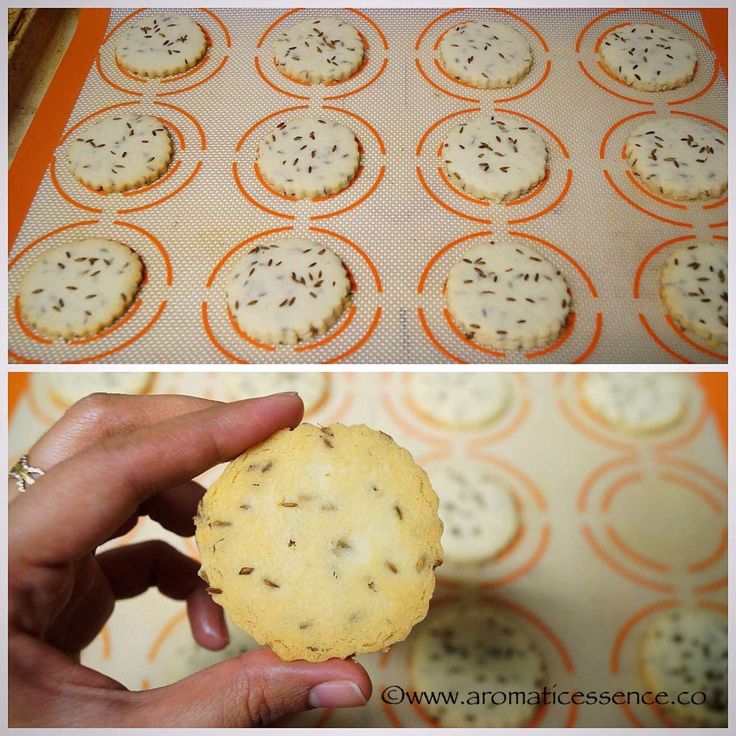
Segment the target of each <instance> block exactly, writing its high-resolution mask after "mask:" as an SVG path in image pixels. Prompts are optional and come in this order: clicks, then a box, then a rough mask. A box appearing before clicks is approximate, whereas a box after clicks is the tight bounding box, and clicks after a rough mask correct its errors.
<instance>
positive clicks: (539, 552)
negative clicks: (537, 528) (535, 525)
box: [479, 522, 552, 590]
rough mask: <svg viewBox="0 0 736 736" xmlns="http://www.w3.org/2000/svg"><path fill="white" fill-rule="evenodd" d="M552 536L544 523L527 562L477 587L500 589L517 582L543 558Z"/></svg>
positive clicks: (547, 524) (548, 526)
mask: <svg viewBox="0 0 736 736" xmlns="http://www.w3.org/2000/svg"><path fill="white" fill-rule="evenodd" d="M551 534H552V529H551V527H550V525H549V522H545V523H544V524H543V526H542V530H541V534H540V537H539V543H538V544H537V546H536V547H535V548H534V551H533V552H532V554H531V556H530V557H529V559H528V560H526V561H525V562H523V563H521V564H520V565H519V566H518V567H516V568H515V569H513V570H512V571H511V572H509V573H506V574H505V575H502V576H501V577H499V578H496V579H495V580H483V581H482V582H481V583H480V584H479V587H480V588H481V589H483V590H489V589H491V588H500V587H501V586H502V585H508V583H512V582H514V581H515V580H518V579H519V578H521V577H523V576H524V575H526V574H527V573H528V572H530V571H531V570H533V569H534V568H535V567H536V566H537V565H538V564H539V562H540V560H541V559H542V557H544V553H545V552H546V551H547V549H548V547H549V538H550V536H551Z"/></svg>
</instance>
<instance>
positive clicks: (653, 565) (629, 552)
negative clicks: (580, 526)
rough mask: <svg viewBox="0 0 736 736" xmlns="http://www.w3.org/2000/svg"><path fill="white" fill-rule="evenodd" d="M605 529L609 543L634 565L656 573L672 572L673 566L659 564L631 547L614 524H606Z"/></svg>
mask: <svg viewBox="0 0 736 736" xmlns="http://www.w3.org/2000/svg"><path fill="white" fill-rule="evenodd" d="M604 529H605V534H606V536H607V537H608V539H609V541H610V542H611V543H612V544H613V546H614V547H616V548H617V549H618V550H619V552H621V553H622V554H624V555H626V557H628V558H629V559H630V560H632V561H633V562H634V563H636V564H638V565H642V567H648V568H649V569H650V570H654V571H655V572H663V573H667V572H672V565H666V564H665V563H664V562H658V561H657V560H652V559H650V558H649V557H646V556H645V555H643V554H641V553H640V552H638V551H637V550H635V549H634V548H633V547H630V546H629V545H628V544H627V543H626V542H624V540H623V539H622V538H621V537H620V536H619V534H618V532H617V531H616V527H614V526H613V525H612V524H606V526H605V527H604Z"/></svg>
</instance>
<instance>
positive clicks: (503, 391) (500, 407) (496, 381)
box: [408, 372, 512, 428]
mask: <svg viewBox="0 0 736 736" xmlns="http://www.w3.org/2000/svg"><path fill="white" fill-rule="evenodd" d="M510 383H511V382H510V380H509V378H508V376H506V375H503V374H501V373H475V372H473V373H465V372H462V373H458V372H452V373H450V372H448V373H424V372H422V373H412V374H410V377H409V385H408V394H409V400H410V401H411V404H412V406H413V407H414V408H415V409H416V410H417V411H418V412H419V413H420V414H422V415H424V416H426V417H428V418H429V419H431V420H433V421H435V422H439V423H440V424H443V425H445V426H448V427H458V428H472V427H482V426H486V425H488V424H490V423H491V422H493V421H494V420H496V419H498V418H499V417H500V416H501V415H502V414H503V413H504V411H506V409H507V408H508V405H509V402H510V399H511V393H512V389H511V386H510Z"/></svg>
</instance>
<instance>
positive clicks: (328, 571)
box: [195, 424, 442, 662]
mask: <svg viewBox="0 0 736 736" xmlns="http://www.w3.org/2000/svg"><path fill="white" fill-rule="evenodd" d="M437 504H438V501H437V496H436V494H435V493H434V491H433V490H432V487H431V485H430V483H429V479H428V478H427V475H426V473H425V472H424V471H423V470H422V469H421V468H420V467H419V466H418V465H416V463H415V462H414V460H413V459H412V457H411V455H410V454H409V453H408V452H407V451H406V450H404V449H402V448H400V447H399V446H398V445H396V443H395V442H394V441H393V440H392V439H391V438H390V437H389V436H388V435H386V434H384V433H382V432H377V431H376V430H373V429H370V428H368V427H366V426H364V425H359V426H349V427H348V426H344V425H341V424H334V425H331V426H329V427H317V426H314V425H310V424H302V425H301V426H300V427H298V428H297V429H295V430H293V431H288V430H282V431H281V432H278V433H277V434H275V435H274V436H273V437H271V438H270V439H268V440H266V441H265V442H263V443H261V444H259V445H256V446H255V447H253V448H251V449H250V450H248V451H247V452H246V453H245V454H243V455H241V456H240V457H239V458H237V459H236V460H234V461H233V462H232V463H230V465H229V466H228V467H227V468H226V470H225V472H224V473H223V475H222V477H221V478H220V480H218V481H217V483H215V485H213V486H212V487H211V488H210V489H209V490H208V491H207V493H206V494H205V496H204V498H203V499H202V502H201V504H200V508H199V512H198V515H197V518H196V519H195V522H196V526H197V532H196V540H197V546H198V548H199V552H200V557H201V560H202V571H201V575H202V577H203V578H204V579H205V581H206V582H207V584H208V585H209V591H210V594H211V595H212V597H213V599H214V600H215V601H216V602H217V603H218V604H219V605H221V606H222V607H223V608H224V609H225V610H226V611H227V613H228V615H229V617H230V619H231V620H232V621H233V623H235V624H236V625H237V626H239V627H240V628H242V629H243V630H245V631H247V632H248V633H250V634H251V635H252V636H253V637H254V638H255V639H256V640H257V641H258V642H259V643H261V644H266V645H268V646H270V647H271V648H272V649H273V650H274V651H275V652H276V654H278V655H279V656H280V657H281V658H282V659H285V660H293V659H307V660H310V661H315V662H316V661H323V660H325V659H329V658H331V657H347V656H349V655H351V654H353V653H357V654H360V653H362V652H372V651H377V650H379V649H383V648H385V647H388V646H390V645H391V644H393V643H395V642H397V641H401V640H402V639H404V638H406V636H407V635H408V634H409V632H410V631H411V628H412V627H413V626H414V625H415V624H416V623H417V622H419V621H421V620H422V619H423V618H424V616H425V615H426V613H427V608H428V605H429V600H430V598H431V597H432V593H433V591H434V568H435V567H436V566H437V564H439V563H440V561H441V560H442V548H441V546H440V537H441V535H442V523H441V522H440V520H439V517H438V516H437Z"/></svg>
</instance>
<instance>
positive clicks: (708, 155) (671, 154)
mask: <svg viewBox="0 0 736 736" xmlns="http://www.w3.org/2000/svg"><path fill="white" fill-rule="evenodd" d="M625 153H626V161H627V162H628V164H629V166H630V167H631V170H632V171H633V172H634V174H636V176H637V177H638V178H639V179H640V181H641V183H642V184H643V185H644V186H645V187H646V188H647V189H649V190H650V191H652V192H654V193H655V194H660V195H662V196H663V197H666V198H667V199H676V200H679V199H715V198H716V197H720V196H721V194H723V192H725V191H726V187H727V186H728V136H727V135H726V134H725V133H724V132H723V131H721V130H720V129H719V128H716V127H714V126H713V125H708V124H707V123H702V122H700V121H699V120H693V119H692V118H686V117H682V116H679V115H670V116H669V117H666V118H653V119H649V120H648V121H647V122H645V123H642V124H641V125H639V126H637V127H636V128H635V129H634V131H633V132H632V133H631V135H630V136H629V137H628V139H627V140H626V147H625Z"/></svg>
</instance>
